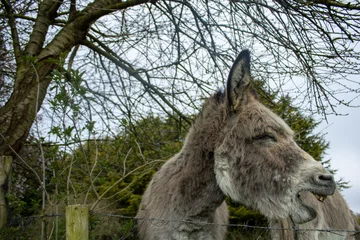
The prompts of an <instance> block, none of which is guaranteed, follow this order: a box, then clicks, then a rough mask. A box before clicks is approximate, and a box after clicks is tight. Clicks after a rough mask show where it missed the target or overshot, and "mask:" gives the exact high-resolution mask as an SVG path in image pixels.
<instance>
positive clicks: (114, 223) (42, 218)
mask: <svg viewBox="0 0 360 240" xmlns="http://www.w3.org/2000/svg"><path fill="white" fill-rule="evenodd" d="M139 220H141V221H139ZM144 221H149V222H151V223H152V224H160V225H163V224H169V223H170V222H182V223H189V224H196V225H198V226H205V225H213V226H216V225H221V226H226V227H227V229H228V234H227V238H226V239H227V240H232V239H234V240H235V239H245V240H246V239H272V238H271V237H272V236H274V235H278V236H281V235H283V234H281V233H284V232H287V234H290V235H292V236H295V235H296V236H297V238H295V237H293V238H290V239H302V238H299V236H300V235H303V236H308V235H309V234H310V235H309V236H312V235H311V233H314V232H318V233H319V234H320V233H323V234H325V233H326V234H335V235H339V236H344V238H345V236H350V239H355V237H357V238H358V237H359V236H360V231H355V230H347V229H310V228H280V227H279V228H274V227H269V226H255V225H249V224H232V223H230V224H217V223H210V222H202V221H192V220H184V219H155V218H136V217H133V216H126V215H121V214H113V213H104V212H97V211H89V236H90V239H94V240H98V239H99V240H113V239H114V240H115V239H121V240H132V239H133V240H137V239H138V233H137V225H136V224H137V223H138V224H141V222H144ZM42 227H43V229H44V230H43V235H41V234H40V233H41V229H42ZM41 237H43V239H56V240H57V239H66V227H65V214H45V215H34V216H29V217H13V218H11V219H10V221H9V222H8V224H7V225H6V226H5V227H4V228H3V229H1V230H0V239H4V240H5V239H6V240H12V239H14V240H15V239H19V240H22V239H41ZM304 239H307V238H306V237H305V238H304ZM310 239H311V238H310Z"/></svg>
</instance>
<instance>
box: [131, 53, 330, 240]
mask: <svg viewBox="0 0 360 240" xmlns="http://www.w3.org/2000/svg"><path fill="white" fill-rule="evenodd" d="M250 82H251V75H250V52H249V51H248V50H244V51H242V52H241V53H240V54H239V56H238V57H237V58H236V60H235V62H234V64H233V66H232V67H231V69H230V74H229V76H228V81H227V87H226V89H225V91H224V92H221V91H219V92H217V93H216V94H214V95H213V96H212V97H210V98H209V99H207V101H206V102H205V103H204V105H203V108H202V110H201V112H200V114H199V116H198V117H197V118H196V120H195V122H194V123H193V125H192V127H191V128H190V130H189V132H188V134H187V136H186V139H185V142H184V146H183V148H182V149H181V151H180V152H179V153H177V154H176V155H175V156H174V157H172V158H171V159H169V160H168V161H167V162H166V163H165V164H164V165H163V166H162V167H161V169H160V170H159V171H158V172H157V173H156V174H155V175H154V177H153V179H152V180H151V181H150V183H149V186H148V187H147V190H146V191H145V193H144V195H143V198H142V201H141V204H140V206H139V210H138V213H137V216H136V217H137V219H138V221H137V223H138V231H139V237H140V239H143V240H154V239H161V240H162V239H196V240H201V239H204V240H205V239H206V240H218V239H224V238H225V234H226V224H227V223H228V218H229V215H228V211H227V206H226V203H225V202H224V200H225V197H226V195H228V196H229V197H230V198H231V199H232V200H233V201H236V202H239V203H242V204H244V205H246V206H248V207H251V208H254V209H257V210H259V211H260V212H261V213H262V214H264V215H265V216H266V217H268V218H269V219H283V218H287V217H291V219H292V220H293V221H294V222H295V223H298V224H301V223H305V222H308V221H310V220H312V219H314V218H315V217H316V212H315V210H314V209H313V208H311V207H310V206H308V205H306V204H304V203H303V202H302V200H301V199H300V198H299V193H300V192H302V191H305V190H307V191H310V192H312V193H313V194H316V196H318V197H319V199H321V198H323V197H324V196H328V195H332V194H333V193H334V191H335V188H336V186H335V181H334V179H333V176H332V175H331V174H329V173H327V172H326V170H325V169H324V168H323V167H322V165H321V164H320V163H319V162H317V161H315V160H314V159H313V158H312V157H311V156H310V155H309V154H307V153H306V152H305V151H303V150H302V149H301V148H300V147H299V146H298V145H297V144H296V143H295V141H294V139H293V135H294V134H293V131H292V130H291V129H290V128H289V126H288V125H286V123H285V122H284V121H283V120H282V119H281V118H280V117H278V116H277V115H276V114H274V113H273V112H271V111H270V110H269V109H268V108H266V107H265V106H264V105H262V104H261V103H260V102H259V101H258V99H257V97H256V93H255V92H254V91H253V90H252V88H251V86H250Z"/></svg>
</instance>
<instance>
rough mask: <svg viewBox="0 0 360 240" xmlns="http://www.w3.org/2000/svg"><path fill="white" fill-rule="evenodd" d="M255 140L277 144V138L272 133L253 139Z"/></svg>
mask: <svg viewBox="0 0 360 240" xmlns="http://www.w3.org/2000/svg"><path fill="white" fill-rule="evenodd" d="M253 139H254V140H261V141H273V142H277V139H276V137H275V136H274V135H273V134H270V133H263V134H261V135H258V136H256V137H254V138H253Z"/></svg>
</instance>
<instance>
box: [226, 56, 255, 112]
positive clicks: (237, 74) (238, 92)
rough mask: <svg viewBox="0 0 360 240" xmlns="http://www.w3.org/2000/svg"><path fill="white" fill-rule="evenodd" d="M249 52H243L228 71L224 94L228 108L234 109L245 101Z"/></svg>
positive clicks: (248, 82) (248, 72)
mask: <svg viewBox="0 0 360 240" xmlns="http://www.w3.org/2000/svg"><path fill="white" fill-rule="evenodd" d="M250 79H251V74H250V51H249V50H243V51H241V53H240V54H239V56H238V57H237V58H236V60H235V62H234V64H233V66H232V67H231V69H230V74H229V77H228V80H227V87H226V89H227V90H226V94H227V99H228V103H229V106H230V107H231V108H233V109H234V108H236V106H237V105H239V104H240V103H241V102H242V101H243V100H244V99H246V91H245V90H246V89H247V87H248V86H249V84H250Z"/></svg>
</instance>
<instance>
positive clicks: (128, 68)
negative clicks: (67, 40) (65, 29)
mask: <svg viewBox="0 0 360 240" xmlns="http://www.w3.org/2000/svg"><path fill="white" fill-rule="evenodd" d="M81 44H83V45H84V46H87V47H88V48H90V49H91V50H93V51H94V52H96V53H98V54H100V55H102V56H104V57H106V58H107V59H109V60H110V61H111V62H113V63H114V64H115V65H117V66H119V67H120V68H122V69H124V70H125V71H126V72H128V73H129V75H130V76H132V77H134V78H135V79H137V80H138V81H139V82H140V83H141V84H142V85H143V86H144V87H145V88H146V89H151V91H153V92H154V93H155V94H156V95H157V96H158V97H160V99H161V100H162V101H163V102H164V103H165V104H166V105H167V106H168V107H170V108H171V109H172V110H173V111H174V112H176V114H178V115H179V116H180V117H181V118H183V119H184V120H185V121H186V122H187V123H189V124H191V122H190V121H189V120H188V119H187V117H186V116H185V115H183V114H182V113H181V112H180V111H179V110H178V109H177V108H176V107H175V106H173V105H172V104H171V103H170V102H169V101H168V100H167V99H166V98H165V96H164V95H163V94H162V93H161V92H160V91H159V90H158V89H157V88H156V87H155V86H154V85H152V84H151V83H149V82H147V81H146V80H145V79H143V78H142V77H141V76H140V75H139V72H138V71H137V70H136V69H134V68H133V67H132V66H131V65H130V63H128V62H126V61H125V60H123V59H120V58H119V57H114V56H113V55H111V54H110V53H109V52H112V51H111V49H108V48H107V47H106V46H103V47H106V51H109V52H105V51H104V50H102V49H100V48H99V47H97V46H95V45H94V44H93V43H92V42H90V41H88V40H84V41H82V42H81ZM147 91H148V93H149V94H150V96H151V97H152V98H153V99H154V100H155V101H157V102H158V100H157V99H156V98H155V96H153V95H152V94H151V92H149V90H147ZM160 106H161V105H160Z"/></svg>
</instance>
